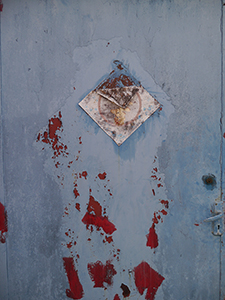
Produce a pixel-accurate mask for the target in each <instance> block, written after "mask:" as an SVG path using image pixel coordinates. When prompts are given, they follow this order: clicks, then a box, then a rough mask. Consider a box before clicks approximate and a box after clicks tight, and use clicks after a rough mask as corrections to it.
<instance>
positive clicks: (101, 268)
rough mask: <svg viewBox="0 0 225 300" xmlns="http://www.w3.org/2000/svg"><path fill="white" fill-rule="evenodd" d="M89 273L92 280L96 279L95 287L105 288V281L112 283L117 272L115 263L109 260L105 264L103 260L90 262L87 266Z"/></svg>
mask: <svg viewBox="0 0 225 300" xmlns="http://www.w3.org/2000/svg"><path fill="white" fill-rule="evenodd" d="M87 268H88V273H89V275H90V277H91V280H92V281H94V283H95V284H94V287H101V288H104V285H103V284H104V282H105V283H107V284H108V285H112V283H113V276H114V275H116V274H117V272H116V270H115V269H114V265H113V264H111V262H110V261H109V260H108V261H106V264H105V265H103V264H102V262H100V261H97V262H96V263H90V264H88V266H87Z"/></svg>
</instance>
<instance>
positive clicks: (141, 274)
mask: <svg viewBox="0 0 225 300" xmlns="http://www.w3.org/2000/svg"><path fill="white" fill-rule="evenodd" d="M164 279H165V278H164V277H163V276H162V275H160V274H159V273H157V272H156V271H155V270H154V269H152V268H151V267H150V266H149V264H148V263H147V262H145V261H142V262H141V263H140V264H139V265H138V266H137V267H135V268H134V280H135V285H136V287H137V289H138V292H139V293H140V294H141V295H143V293H144V291H145V290H146V289H147V293H146V295H145V299H146V300H153V299H154V298H155V294H156V292H157V290H158V288H159V286H160V285H161V284H162V282H163V280H164Z"/></svg>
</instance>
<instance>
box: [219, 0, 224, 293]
mask: <svg viewBox="0 0 225 300" xmlns="http://www.w3.org/2000/svg"><path fill="white" fill-rule="evenodd" d="M223 2H224V0H221V16H220V36H221V44H220V52H221V62H220V64H221V65H220V66H221V67H220V68H221V70H220V73H221V75H220V80H221V81H220V85H221V90H220V102H221V112H220V161H219V163H220V197H221V198H220V199H221V201H223V199H222V189H223V107H224V105H223V9H224V3H223ZM221 244H222V238H221V237H220V254H219V255H220V256H219V259H220V261H219V264H220V265H219V299H222V289H221V283H222V282H221V280H222V247H221Z"/></svg>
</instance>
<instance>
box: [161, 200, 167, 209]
mask: <svg viewBox="0 0 225 300" xmlns="http://www.w3.org/2000/svg"><path fill="white" fill-rule="evenodd" d="M160 203H162V204H163V205H164V206H165V208H169V201H168V200H161V201H160Z"/></svg>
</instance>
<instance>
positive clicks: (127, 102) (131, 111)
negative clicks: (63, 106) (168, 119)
mask: <svg viewBox="0 0 225 300" xmlns="http://www.w3.org/2000/svg"><path fill="white" fill-rule="evenodd" d="M116 63H117V64H116V66H117V70H114V71H113V72H112V73H111V76H109V77H108V78H107V79H105V80H104V81H103V82H101V83H100V85H99V86H100V87H103V88H99V87H98V88H96V89H95V90H94V91H92V92H90V93H89V94H88V95H87V96H86V97H85V98H84V99H83V100H82V101H81V102H80V103H79V105H80V107H82V108H83V109H84V111H85V112H86V113H87V114H88V115H89V116H90V117H91V118H92V119H93V120H94V121H95V122H96V123H97V124H98V125H99V126H100V127H101V128H102V129H103V130H104V131H105V133H107V134H108V135H109V136H110V137H111V138H112V139H113V140H114V141H115V142H116V144H117V145H118V146H120V145H121V144H122V143H123V142H124V141H125V140H126V139H127V138H128V137H129V136H130V135H131V134H132V133H133V132H134V131H135V130H137V129H138V127H140V126H141V125H142V124H143V123H144V122H145V121H146V120H147V119H148V118H149V117H150V116H151V115H152V114H153V113H154V112H155V111H156V110H157V109H158V108H159V107H160V104H159V102H158V101H157V100H156V99H154V98H153V97H152V96H151V95H150V94H149V93H148V92H147V91H146V90H145V89H144V88H143V87H142V86H141V85H140V84H139V85H134V82H137V80H135V79H133V78H132V76H131V75H130V74H129V72H128V70H127V68H126V67H125V66H124V65H123V64H122V63H121V62H119V61H116ZM115 74H117V75H116V76H115ZM112 75H113V78H112ZM124 78H125V79H124ZM131 84H132V85H131Z"/></svg>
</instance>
